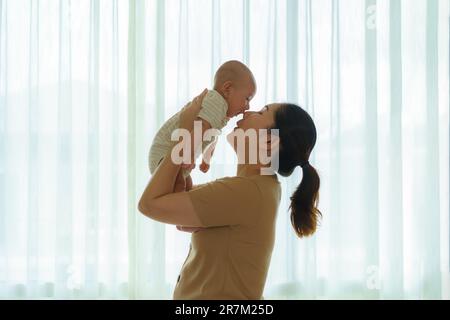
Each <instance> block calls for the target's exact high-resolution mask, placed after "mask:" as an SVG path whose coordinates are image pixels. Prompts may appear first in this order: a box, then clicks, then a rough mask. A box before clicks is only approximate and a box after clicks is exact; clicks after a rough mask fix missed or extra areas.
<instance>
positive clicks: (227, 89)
mask: <svg viewBox="0 0 450 320" xmlns="http://www.w3.org/2000/svg"><path fill="white" fill-rule="evenodd" d="M232 87H233V82H231V81H225V82H224V83H223V84H222V91H223V94H224V95H225V97H226V98H228V97H229V96H230V91H231V88H232Z"/></svg>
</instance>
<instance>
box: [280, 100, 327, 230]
mask: <svg viewBox="0 0 450 320" xmlns="http://www.w3.org/2000/svg"><path fill="white" fill-rule="evenodd" d="M274 127H275V129H278V130H279V132H278V134H279V137H280V149H279V160H278V161H279V166H278V173H279V174H280V175H282V176H284V177H288V176H290V175H291V174H292V172H293V171H294V169H295V168H296V167H297V166H300V167H301V168H302V170H303V178H302V181H301V182H300V185H299V186H298V187H297V189H296V190H295V192H294V194H293V195H292V196H291V204H290V206H289V210H290V211H291V223H292V226H293V227H294V230H295V232H296V234H297V235H298V237H300V238H303V237H308V236H311V235H312V234H314V232H315V231H316V228H317V224H318V221H319V219H320V218H321V217H322V213H321V212H320V211H319V209H317V205H318V202H319V188H320V178H319V175H318V173H317V171H316V169H314V168H313V166H311V165H310V164H309V156H310V154H311V151H312V149H313V148H314V146H315V144H316V139H317V132H316V127H315V125H314V122H313V120H312V118H311V117H310V116H309V114H308V113H307V112H306V111H305V110H303V109H302V108H301V107H299V106H297V105H295V104H282V105H281V107H280V108H279V109H278V110H277V111H276V112H275V125H274Z"/></svg>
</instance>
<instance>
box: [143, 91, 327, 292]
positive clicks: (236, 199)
mask: <svg viewBox="0 0 450 320" xmlns="http://www.w3.org/2000/svg"><path fill="white" fill-rule="evenodd" d="M205 94H206V92H203V93H202V94H201V95H199V96H198V97H196V98H195V99H194V100H193V101H192V103H191V104H190V105H189V106H187V107H185V108H184V109H183V111H182V112H181V114H180V127H181V128H184V129H188V130H190V129H191V128H192V127H193V122H194V121H195V120H196V119H197V116H198V114H199V113H200V111H201V108H202V101H203V98H204V96H205ZM237 129H239V130H242V131H243V132H246V131H248V130H250V131H252V130H256V131H259V132H261V131H267V132H268V134H267V137H268V138H266V139H261V135H255V136H254V137H255V139H257V140H258V141H256V144H255V143H254V142H255V141H249V140H251V139H244V140H243V141H244V147H243V148H238V146H237V144H236V139H229V142H230V144H231V145H232V147H233V149H234V150H235V152H236V154H237V156H238V158H239V163H238V166H237V173H236V176H233V177H225V178H221V179H217V180H215V181H212V182H210V183H207V184H203V185H198V186H195V185H194V186H193V187H192V188H190V187H189V186H188V188H186V184H184V187H183V188H182V189H181V190H180V188H179V187H178V188H177V187H176V182H177V177H178V176H179V173H180V172H181V170H182V168H181V165H177V164H174V163H173V161H172V160H171V157H164V159H162V161H161V163H159V166H158V168H157V169H156V171H155V172H154V174H153V176H152V178H151V180H150V182H149V184H148V185H147V187H146V189H145V191H144V192H143V194H142V197H141V199H140V201H139V210H140V211H141V212H142V213H143V214H144V215H146V216H148V217H149V218H151V219H154V220H156V221H160V222H162V223H167V224H172V225H177V226H181V227H180V228H187V230H199V231H197V232H193V233H192V238H191V249H190V251H189V255H188V257H187V259H186V261H185V263H184V265H183V267H182V270H181V273H180V276H179V278H178V281H177V284H176V288H175V291H174V294H173V298H174V299H200V300H205V299H214V300H216V299H223V300H238V299H251V300H257V299H263V291H264V285H265V282H266V278H267V273H268V270H269V265H270V259H271V256H272V250H273V247H274V241H275V224H276V217H277V211H278V206H279V203H280V200H281V196H282V193H281V186H280V183H279V181H278V177H277V174H276V173H275V172H273V174H269V175H268V174H261V173H262V171H263V170H265V169H268V168H269V167H271V164H267V162H265V161H262V160H261V159H260V158H259V156H257V159H256V161H249V159H250V158H251V157H249V153H250V152H254V151H255V150H252V146H251V144H252V143H253V145H256V146H257V147H258V148H263V149H264V150H272V151H273V150H276V151H273V152H272V153H271V157H272V158H273V157H277V163H278V166H277V173H278V174H279V175H281V176H284V177H288V176H290V175H291V174H292V172H293V171H294V169H295V168H296V167H297V166H300V167H301V168H302V171H303V177H302V181H301V182H300V185H299V186H298V188H297V189H296V191H295V192H294V194H293V195H292V196H291V197H290V200H291V204H290V207H289V209H290V218H291V223H292V226H293V228H294V231H295V233H296V234H297V235H298V236H299V237H300V238H301V237H306V236H310V235H312V234H313V233H314V232H315V230H316V226H317V223H318V220H319V218H320V216H321V213H320V211H319V210H318V209H317V204H318V195H319V187H320V179H319V176H318V174H317V172H316V170H315V169H314V168H313V167H312V166H311V164H310V163H309V157H310V154H311V151H312V150H313V148H314V146H315V143H316V139H317V133H316V128H315V125H314V122H313V120H312V119H311V117H310V116H309V115H308V113H307V112H306V111H305V110H303V109H302V108H300V107H299V106H297V105H293V104H286V103H275V104H270V105H267V106H265V107H263V108H262V109H261V110H260V111H258V112H251V111H246V112H244V115H243V119H242V120H240V121H238V123H237ZM237 129H236V128H235V130H234V131H239V130H237ZM271 129H278V135H277V137H276V138H275V137H274V135H271ZM229 137H230V136H229ZM276 144H277V146H276ZM256 154H257V155H260V154H261V153H260V152H256Z"/></svg>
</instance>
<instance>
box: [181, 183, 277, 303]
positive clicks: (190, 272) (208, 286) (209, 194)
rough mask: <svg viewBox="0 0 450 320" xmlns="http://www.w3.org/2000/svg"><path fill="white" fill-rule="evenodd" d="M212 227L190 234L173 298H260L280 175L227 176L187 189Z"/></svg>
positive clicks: (269, 252) (206, 222) (196, 207)
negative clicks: (187, 251)
mask: <svg viewBox="0 0 450 320" xmlns="http://www.w3.org/2000/svg"><path fill="white" fill-rule="evenodd" d="M189 196H190V198H191V200H192V203H193V205H194V208H195V210H196V212H197V214H198V216H199V219H200V220H201V221H202V223H203V225H205V226H207V227H208V228H207V229H205V230H202V231H200V232H196V233H194V234H193V235H192V241H191V249H190V251H189V255H188V257H187V259H186V262H185V263H184V265H183V268H182V270H181V273H180V277H179V279H178V282H177V285H176V288H175V292H174V295H173V298H174V299H261V298H262V293H263V290H264V284H265V281H266V277H267V272H268V269H269V264H270V258H271V255H272V250H273V245H274V240H275V222H276V213H277V210H278V205H279V202H280V198H281V188H280V184H279V182H278V179H277V176H276V175H273V176H264V175H262V176H260V175H255V176H251V177H245V176H238V177H232V178H223V179H219V180H216V181H214V182H211V183H208V184H205V185H203V186H201V187H199V188H197V189H195V190H192V191H190V192H189Z"/></svg>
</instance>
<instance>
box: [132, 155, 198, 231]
mask: <svg viewBox="0 0 450 320" xmlns="http://www.w3.org/2000/svg"><path fill="white" fill-rule="evenodd" d="M180 167H181V166H180V165H175V164H173V162H172V160H171V159H170V157H165V158H164V160H163V161H162V163H161V164H160V166H159V167H158V169H157V170H156V172H155V174H154V175H153V177H152V179H151V180H150V182H149V184H148V185H147V187H146V188H145V190H144V193H143V194H142V197H141V199H140V201H139V211H140V212H142V213H143V214H144V215H146V216H147V217H149V218H151V219H154V220H156V221H159V222H163V223H168V224H174V225H182V226H189V227H202V225H201V223H200V220H199V219H198V217H197V215H196V213H195V210H194V207H193V205H192V202H191V200H190V198H189V196H188V194H187V192H178V193H173V188H174V185H175V179H176V176H177V174H178V172H179V170H180Z"/></svg>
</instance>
